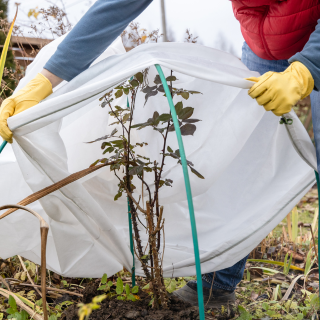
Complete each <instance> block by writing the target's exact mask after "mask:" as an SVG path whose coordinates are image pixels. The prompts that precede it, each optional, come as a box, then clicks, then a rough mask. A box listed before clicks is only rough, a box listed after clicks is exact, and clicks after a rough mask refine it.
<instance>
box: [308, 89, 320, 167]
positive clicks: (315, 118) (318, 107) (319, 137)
mask: <svg viewBox="0 0 320 320" xmlns="http://www.w3.org/2000/svg"><path fill="white" fill-rule="evenodd" d="M310 98H311V110H312V123H313V134H314V142H315V144H316V154H317V168H318V172H320V171H319V170H320V92H318V91H313V92H312V93H311V95H310Z"/></svg>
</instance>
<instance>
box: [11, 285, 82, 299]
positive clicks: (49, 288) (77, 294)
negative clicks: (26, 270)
mask: <svg viewBox="0 0 320 320" xmlns="http://www.w3.org/2000/svg"><path fill="white" fill-rule="evenodd" d="M12 285H18V286H26V287H33V288H41V286H39V285H37V284H29V283H12ZM46 290H47V291H56V292H61V293H68V294H70V295H74V296H78V297H83V294H81V293H76V292H72V291H68V290H63V289H58V288H52V287H46Z"/></svg>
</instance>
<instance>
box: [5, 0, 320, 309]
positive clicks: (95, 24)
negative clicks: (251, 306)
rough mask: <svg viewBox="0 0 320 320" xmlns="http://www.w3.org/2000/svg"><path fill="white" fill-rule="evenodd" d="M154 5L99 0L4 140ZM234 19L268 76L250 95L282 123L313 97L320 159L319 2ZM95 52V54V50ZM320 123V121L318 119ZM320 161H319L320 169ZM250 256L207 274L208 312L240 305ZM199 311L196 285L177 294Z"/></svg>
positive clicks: (243, 9)
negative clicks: (238, 289) (230, 304)
mask: <svg viewBox="0 0 320 320" xmlns="http://www.w3.org/2000/svg"><path fill="white" fill-rule="evenodd" d="M151 2H152V0H98V1H97V2H95V4H94V5H93V6H92V7H91V8H90V9H89V11H88V12H87V13H86V14H85V15H84V16H83V18H82V19H81V20H80V21H79V23H78V24H77V25H76V26H75V27H74V28H73V30H72V31H71V32H70V33H69V34H68V35H67V36H66V38H65V39H64V40H63V42H62V43H61V44H60V45H59V46H58V48H57V51H56V52H55V53H54V55H53V56H52V57H51V58H50V60H49V61H48V62H47V63H46V65H45V66H44V69H43V70H42V72H41V73H39V74H38V75H37V76H36V77H35V78H34V79H33V80H32V81H31V82H29V83H28V84H27V86H26V87H25V88H23V89H22V90H20V91H18V92H17V93H15V94H13V95H12V96H11V97H9V98H8V99H6V100H4V102H3V103H2V106H1V108H0V135H1V137H2V138H3V139H4V140H6V141H8V142H10V143H11V142H12V132H11V131H10V129H9V128H8V126H7V119H8V117H11V116H13V115H15V114H18V113H20V112H22V111H24V110H26V109H28V108H31V107H32V106H34V105H35V104H37V103H39V101H41V100H42V99H44V98H46V97H47V96H48V95H50V94H51V92H52V88H54V87H55V86H57V85H58V84H59V83H60V82H61V81H63V80H67V81H70V80H72V79H73V78H74V77H76V76H77V75H78V74H80V73H81V72H82V71H84V70H86V69H87V68H88V67H89V66H90V64H91V63H92V62H93V61H94V60H95V59H96V58H97V57H98V56H99V55H100V54H102V52H103V51H104V50H105V49H106V48H107V47H108V46H109V45H110V44H111V43H112V42H113V41H114V40H115V39H116V38H117V37H118V36H119V35H120V34H121V32H122V31H123V30H124V29H125V28H126V26H127V25H128V24H129V23H130V21H132V20H133V19H135V18H136V17H137V16H138V15H139V14H140V13H141V12H142V11H144V10H145V9H146V8H147V7H148V6H149V4H150V3H151ZM232 7H233V11H234V14H235V17H236V18H237V19H238V20H239V22H240V25H241V30H242V34H243V36H244V38H245V41H246V42H245V43H244V45H243V52H242V61H243V63H244V64H245V65H246V66H247V67H248V68H249V69H250V70H252V71H258V72H259V73H260V74H262V76H261V77H259V78H250V79H249V80H251V81H253V82H255V84H254V85H253V86H252V88H251V89H250V90H249V95H250V96H251V97H252V98H254V99H256V100H257V102H258V104H259V105H262V106H264V108H265V109H266V110H267V111H272V112H273V113H274V114H275V115H277V116H281V115H282V114H284V113H287V112H289V111H290V110H291V108H292V106H293V105H295V104H296V103H297V102H298V101H299V100H300V99H302V98H304V97H306V96H308V95H309V94H310V93H311V92H312V91H313V90H315V91H314V92H313V94H312V115H313V124H314V135H315V141H316V148H317V155H319V152H320V143H319V141H320V108H317V105H319V104H320V98H319V94H318V93H317V91H318V89H320V20H318V19H320V1H319V0H303V1H301V0H287V1H286V0H232ZM88 48H90V50H88ZM318 119H319V120H318ZM319 160H320V156H318V167H319ZM246 260H247V257H244V258H243V259H242V260H240V261H239V262H237V263H236V264H235V265H234V266H232V267H229V268H226V269H224V270H220V271H217V272H215V273H208V274H204V275H203V277H202V284H203V290H204V299H205V301H206V302H207V301H208V300H209V298H210V300H209V301H208V304H207V306H208V307H220V306H221V305H223V304H226V303H228V302H234V301H235V294H234V291H235V289H236V286H237V284H238V283H239V282H240V281H241V279H242V277H243V273H244V269H245V264H246ZM175 294H176V295H177V296H179V297H180V298H181V299H183V300H185V301H188V302H190V303H191V304H193V305H197V303H198V299H197V286H196V281H189V282H188V284H187V285H186V286H184V287H183V288H181V289H179V290H177V291H176V292H175Z"/></svg>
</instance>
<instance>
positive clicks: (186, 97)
mask: <svg viewBox="0 0 320 320" xmlns="http://www.w3.org/2000/svg"><path fill="white" fill-rule="evenodd" d="M178 95H180V96H181V97H182V98H183V99H186V100H188V99H189V96H190V94H189V92H185V91H183V92H180V93H178Z"/></svg>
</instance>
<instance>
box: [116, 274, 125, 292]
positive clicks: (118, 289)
mask: <svg viewBox="0 0 320 320" xmlns="http://www.w3.org/2000/svg"><path fill="white" fill-rule="evenodd" d="M122 292H123V282H122V279H121V278H120V277H119V278H118V279H117V287H116V293H117V294H122Z"/></svg>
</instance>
